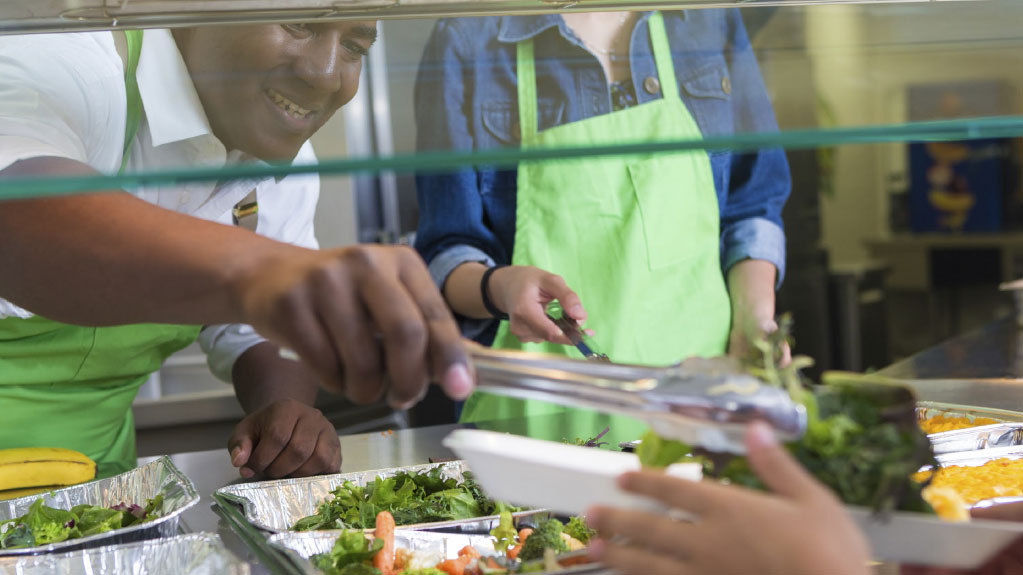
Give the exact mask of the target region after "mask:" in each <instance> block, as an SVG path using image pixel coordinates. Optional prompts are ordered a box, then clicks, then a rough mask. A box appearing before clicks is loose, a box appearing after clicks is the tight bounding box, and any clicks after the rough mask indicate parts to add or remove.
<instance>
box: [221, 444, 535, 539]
mask: <svg viewBox="0 0 1023 575" xmlns="http://www.w3.org/2000/svg"><path fill="white" fill-rule="evenodd" d="M437 466H440V467H441V469H442V474H443V475H444V476H445V477H453V478H455V479H458V480H461V479H462V477H463V473H465V472H466V471H468V470H469V466H468V465H466V463H465V462H464V461H450V462H447V463H437V464H433V463H430V464H426V465H410V466H406V467H392V468H389V469H377V470H373V471H359V472H355V473H337V474H334V475H318V476H314V477H303V478H299V479H278V480H274V481H260V482H255V483H239V484H235V485H228V486H227V487H222V488H220V489H218V490H217V493H218V494H220V495H222V496H223V497H225V498H227V499H229V500H230V501H233V502H235V503H237V504H238V505H240V506H241V507H242V511H243V513H244V515H245V519H247V520H248V521H249V523H251V524H253V525H255V526H256V527H259V528H260V529H265V530H266V531H271V532H274V533H280V532H283V531H288V530H289V529H291V526H292V525H294V524H295V522H296V521H298V520H299V519H301V518H303V517H306V516H307V515H312V514H313V513H316V508H317V507H319V505H320V504H321V503H323V502H324V501H325V500H326V499H327V498H328V497H330V492H331V491H332V490H333V489H334V488H336V487H337V486H339V485H341V484H342V483H344V482H345V481H351V482H353V483H355V484H356V485H365V484H367V483H369V482H370V481H373V480H374V479H376V478H377V477H390V476H392V475H396V474H398V473H401V472H402V471H407V472H410V473H418V472H423V471H429V470H430V469H433V468H434V467H437ZM538 513H545V512H544V511H542V510H528V511H519V512H517V513H513V514H512V515H513V516H515V517H517V518H518V517H526V516H530V515H536V514H538ZM495 526H497V516H496V515H490V516H487V517H477V518H474V519H463V520H458V521H435V522H431V523H416V524H413V525H399V526H398V528H399V529H419V530H439V529H442V530H450V531H459V532H464V533H488V532H489V531H490V530H491V529H493V528H494V527H495Z"/></svg>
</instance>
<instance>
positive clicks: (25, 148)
mask: <svg viewBox="0 0 1023 575" xmlns="http://www.w3.org/2000/svg"><path fill="white" fill-rule="evenodd" d="M124 121H125V95H124V78H123V71H122V65H121V61H120V56H118V55H117V51H116V48H114V43H113V38H112V36H111V35H110V33H109V32H105V33H104V32H100V33H86V34H41V35H31V34H30V35H25V36H7V37H0V170H2V169H5V168H7V167H9V166H10V165H11V164H13V163H15V162H17V161H19V160H24V159H28V158H35V157H41V156H55V157H62V158H69V159H72V160H77V161H79V162H82V163H85V164H89V165H90V166H92V167H93V168H94V169H96V170H99V171H110V170H111V168H116V166H117V165H118V164H119V162H120V156H121V150H122V148H123V140H124Z"/></svg>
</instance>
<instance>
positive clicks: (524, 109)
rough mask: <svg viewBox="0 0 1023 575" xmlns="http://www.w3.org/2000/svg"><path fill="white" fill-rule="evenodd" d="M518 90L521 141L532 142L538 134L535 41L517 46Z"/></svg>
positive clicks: (527, 40)
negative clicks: (534, 60)
mask: <svg viewBox="0 0 1023 575" xmlns="http://www.w3.org/2000/svg"><path fill="white" fill-rule="evenodd" d="M515 60H516V61H515V65H516V67H517V73H516V76H517V80H516V84H517V88H518V93H519V94H518V95H519V130H521V132H520V134H521V136H520V138H519V139H520V141H521V142H522V143H523V144H525V143H526V142H531V141H532V139H533V136H535V135H536V132H537V122H536V66H535V65H534V64H533V39H532V38H529V39H526V40H523V41H521V42H519V43H518V44H516V45H515Z"/></svg>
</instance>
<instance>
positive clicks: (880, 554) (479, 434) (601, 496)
mask: <svg viewBox="0 0 1023 575" xmlns="http://www.w3.org/2000/svg"><path fill="white" fill-rule="evenodd" d="M444 445H445V446H446V447H448V448H449V449H451V450H452V451H454V452H455V453H456V454H457V455H458V456H459V457H460V458H462V459H464V460H466V462H467V463H468V464H469V465H470V466H471V467H472V470H473V472H474V473H475V474H476V479H477V480H478V482H479V484H480V486H481V487H482V488H483V489H484V491H486V493H487V495H489V496H490V497H493V498H495V499H498V500H501V501H507V502H509V503H512V504H515V505H527V506H533V507H543V508H547V509H550V510H552V511H556V512H559V513H565V514H570V515H576V514H580V513H583V512H585V511H586V509H588V508H589V507H591V506H593V505H598V504H600V505H606V506H612V507H622V508H629V509H635V510H645V511H653V512H663V511H665V510H664V508H663V507H662V506H660V505H659V504H658V503H656V502H654V501H653V500H651V499H647V498H643V497H638V496H635V495H632V494H628V493H625V492H623V491H621V490H620V489H618V487H617V484H616V483H615V480H616V478H617V477H618V476H619V475H621V474H622V473H624V472H626V471H630V470H635V469H639V459H638V458H637V457H636V455H635V454H632V453H624V452H615V451H606V450H602V449H594V448H588V447H580V446H575V445H566V444H561V443H555V442H551V441H543V440H538V439H530V438H526V437H520V436H515V435H509V434H504V433H496V432H492V431H482V430H474V429H460V430H456V431H454V432H452V433H451V434H450V435H448V436H447V437H446V438H445V439H444ZM990 451H996V450H994V449H993V450H990ZM669 471H670V472H671V473H672V475H675V476H678V477H682V478H684V479H690V480H699V479H700V478H701V476H702V474H701V467H700V465H698V464H692V463H689V464H676V465H674V466H672V467H671V468H669ZM847 511H848V512H849V515H850V516H851V517H852V519H853V520H854V521H855V522H856V523H857V524H858V525H859V526H860V528H861V529H862V530H863V532H864V534H865V535H866V537H867V540H868V542H869V543H870V545H871V549H872V551H873V554H874V558H875V559H877V560H880V561H892V562H898V563H904V564H912V565H937V566H945V567H955V568H965V569H969V568H976V567H980V566H982V565H983V564H984V563H985V562H987V560H988V559H990V558H991V557H992V556H994V555H995V554H996V553H997V552H998V551H1000V550H1002V549H1003V548H1005V547H1006V546H1007V545H1009V544H1010V543H1012V542H1013V541H1015V540H1016V539H1017V538H1020V537H1023V523H1016V522H1009V521H985V520H977V519H975V520H972V521H970V522H965V523H954V522H949V521H944V520H942V519H939V518H938V517H936V516H932V515H925V514H922V513H908V512H894V513H889V514H886V515H883V516H878V515H876V514H874V513H873V512H871V511H870V510H868V509H864V508H861V507H847ZM812 540H813V534H812V533H808V534H807V544H808V545H810V544H812Z"/></svg>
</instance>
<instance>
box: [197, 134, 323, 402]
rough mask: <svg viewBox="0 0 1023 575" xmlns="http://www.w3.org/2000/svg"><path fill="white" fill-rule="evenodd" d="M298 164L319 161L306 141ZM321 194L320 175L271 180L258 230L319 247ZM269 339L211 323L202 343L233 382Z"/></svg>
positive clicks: (261, 199)
mask: <svg viewBox="0 0 1023 575" xmlns="http://www.w3.org/2000/svg"><path fill="white" fill-rule="evenodd" d="M295 163H306V164H307V163H316V155H315V154H314V152H313V148H312V146H311V145H310V144H309V142H306V143H305V145H303V146H302V149H301V150H300V151H299V153H298V156H297V157H296V158H295ZM319 196H320V178H319V176H318V175H316V174H310V175H301V176H288V177H286V178H284V179H282V180H281V181H280V182H274V181H273V180H269V181H267V182H265V183H264V184H261V185H260V186H259V187H258V188H257V191H256V201H257V202H258V203H259V212H258V217H259V221H258V222H257V224H256V232H257V233H259V234H262V235H265V236H267V237H270V238H273V239H276V240H279V241H282V242H286V243H289V244H294V245H297V246H302V247H306V248H310V249H318V248H319V244H318V243H317V241H316V235H315V230H314V229H313V218H314V217H315V215H316V202H317V200H318V199H319ZM263 341H266V340H265V339H264V338H263V337H262V336H260V335H259V334H258V333H256V330H254V329H253V328H252V326H248V325H244V324H222V325H210V326H206V327H205V328H203V330H202V331H201V332H200V333H199V345H200V347H202V350H203V351H204V352H206V362H207V364H209V367H210V371H211V372H213V375H215V376H217V378H218V379H220V380H222V381H226V382H228V383H230V382H231V372H232V371H233V370H234V363H235V361H237V360H238V358H239V357H241V355H242V354H243V353H245V352H246V351H247V350H248V349H249V348H250V347H252V346H254V345H256V344H258V343H261V342H263Z"/></svg>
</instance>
